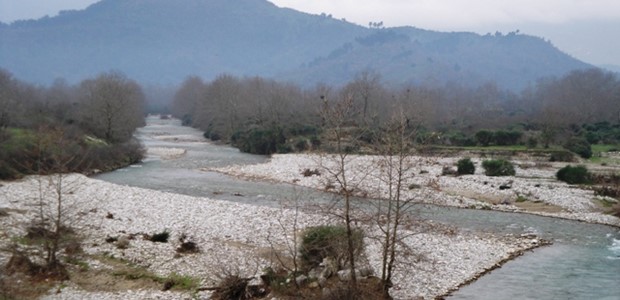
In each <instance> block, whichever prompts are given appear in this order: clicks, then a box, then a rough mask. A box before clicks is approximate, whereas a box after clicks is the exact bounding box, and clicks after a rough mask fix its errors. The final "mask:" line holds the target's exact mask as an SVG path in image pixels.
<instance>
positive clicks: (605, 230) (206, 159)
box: [94, 116, 620, 300]
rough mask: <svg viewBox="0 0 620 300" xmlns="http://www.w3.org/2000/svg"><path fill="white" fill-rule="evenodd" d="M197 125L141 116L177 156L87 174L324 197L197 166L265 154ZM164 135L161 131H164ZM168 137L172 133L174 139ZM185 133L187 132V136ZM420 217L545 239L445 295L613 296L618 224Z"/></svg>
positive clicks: (259, 195)
mask: <svg viewBox="0 0 620 300" xmlns="http://www.w3.org/2000/svg"><path fill="white" fill-rule="evenodd" d="M200 136H201V132H199V131H197V130H195V129H192V128H188V127H182V126H181V125H180V123H179V121H178V120H160V119H159V118H157V117H154V116H150V117H148V118H147V126H146V127H144V128H140V129H139V130H138V132H137V134H136V137H137V138H138V139H140V140H141V141H142V143H143V144H144V145H145V146H146V147H149V148H180V149H185V150H187V152H186V154H185V155H184V156H182V157H180V158H178V159H169V160H166V159H161V158H159V157H156V156H149V157H147V159H145V160H144V162H143V163H140V164H137V165H133V166H130V167H127V168H124V169H120V170H116V171H114V172H109V173H105V174H99V175H97V176H94V178H97V179H101V180H105V181H108V182H112V183H117V184H125V185H130V186H136V187H143V188H149V189H155V190H160V191H167V192H174V193H180V194H186V195H192V196H201V197H211V198H216V199H223V200H228V201H236V202H243V203H250V204H255V205H266V206H279V205H281V200H283V199H287V198H291V197H292V195H293V194H297V192H299V190H303V195H304V199H305V200H307V201H315V202H316V201H326V200H328V199H329V198H330V197H331V196H330V195H328V194H325V193H321V192H318V191H313V190H309V189H305V188H300V187H293V186H292V185H289V184H276V183H267V182H255V181H244V180H239V179H236V178H233V177H229V176H226V175H222V174H219V173H216V172H208V171H204V169H205V168H207V169H208V168H213V167H222V166H227V165H231V164H256V163H261V162H264V161H266V159H267V158H266V157H264V156H259V155H250V154H245V153H240V152H239V151H238V150H237V149H235V148H232V147H228V146H219V145H214V144H211V143H208V142H206V141H204V140H199V137H200ZM164 137H165V138H164ZM174 137H176V138H174ZM187 137H191V138H187ZM417 211H418V212H417V213H418V214H419V216H420V217H422V218H425V219H429V220H433V221H435V222H441V223H445V224H448V225H453V226H457V227H459V228H461V229H462V230H476V231H487V232H497V233H516V234H520V233H535V234H537V235H539V236H540V237H543V238H545V239H549V240H552V241H553V242H554V244H553V245H552V246H548V247H543V248H539V249H536V250H535V251H532V252H529V253H527V254H526V255H524V256H522V257H520V258H518V259H515V260H513V261H511V262H508V263H507V264H505V265H504V266H503V267H502V268H499V269H496V270H494V271H493V272H491V273H489V274H487V275H485V276H483V277H482V278H480V279H479V280H477V281H476V282H474V283H472V284H470V285H468V286H465V287H463V288H461V289H460V290H459V291H457V292H455V293H454V294H453V295H452V296H450V297H449V298H450V299H615V300H618V299H620V230H619V229H618V228H613V227H609V226H602V225H592V224H585V223H580V222H576V221H569V220H562V219H556V218H548V217H540V216H534V215H528V214H516V213H505V212H495V211H481V210H469V209H457V208H445V207H433V206H420V207H419V209H418V210H417Z"/></svg>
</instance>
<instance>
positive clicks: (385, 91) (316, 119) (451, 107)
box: [172, 69, 620, 154]
mask: <svg viewBox="0 0 620 300" xmlns="http://www.w3.org/2000/svg"><path fill="white" fill-rule="evenodd" d="M344 98H349V99H350V100H351V101H352V105H354V106H356V107H357V108H358V111H359V113H358V115H356V116H355V118H354V119H353V120H352V122H353V123H352V124H350V125H357V126H359V125H362V124H364V125H368V128H369V129H370V130H369V132H368V134H369V135H371V134H373V133H377V132H379V131H380V127H381V126H382V125H381V124H382V123H385V121H386V120H388V119H389V116H391V115H393V113H394V112H395V110H398V109H400V108H397V107H396V106H395V105H394V103H405V104H406V105H409V106H411V107H414V108H415V109H414V110H410V113H409V115H407V116H406V119H407V120H408V121H409V122H416V123H417V124H422V125H423V128H422V130H421V134H420V135H419V137H420V138H422V137H425V138H426V139H427V140H428V141H430V142H433V143H452V142H453V141H454V140H459V139H464V143H472V142H473V143H477V142H480V143H482V144H488V143H492V144H514V143H516V142H524V141H522V140H521V138H522V137H528V138H529V137H531V136H532V135H524V134H520V133H519V132H521V131H533V132H535V133H536V134H537V139H538V140H540V142H541V144H544V145H548V144H549V143H559V144H561V143H563V141H564V140H566V139H567V138H568V137H570V136H571V135H575V130H571V126H572V127H575V126H578V127H581V126H582V124H584V123H595V122H607V123H609V124H615V123H619V122H620V105H619V104H620V79H619V78H618V76H617V75H615V74H613V73H606V72H604V71H602V70H600V69H591V70H579V71H574V72H572V73H570V74H567V75H566V76H565V77H562V78H547V79H544V80H541V81H539V82H538V83H537V84H535V85H532V86H531V87H530V88H527V89H525V90H524V91H523V92H522V93H521V94H516V93H513V92H510V91H504V90H500V89H499V88H498V87H497V86H496V85H494V84H486V85H483V86H480V87H477V88H469V87H462V86H457V85H446V86H441V87H431V86H406V87H401V88H394V87H389V86H387V85H385V84H383V83H382V82H381V78H380V76H379V75H377V74H375V73H373V72H363V73H360V74H359V75H358V76H357V77H356V78H355V79H354V80H352V81H351V82H350V83H348V84H347V85H345V86H343V87H331V86H327V85H318V86H316V87H315V88H313V89H308V90H302V89H301V88H299V87H297V86H294V85H292V84H285V83H279V82H275V81H271V80H267V79H263V78H259V77H254V78H242V79H240V78H236V77H232V76H229V75H222V76H220V77H218V78H217V79H215V80H214V81H212V82H204V81H202V80H201V79H200V78H197V77H191V78H188V79H187V80H186V81H185V82H184V83H183V84H182V86H181V87H180V88H179V90H178V91H177V93H176V95H175V98H174V102H173V104H172V112H173V114H174V115H175V116H177V117H179V118H183V120H184V122H185V124H186V125H191V126H194V127H197V128H200V129H202V130H204V131H205V132H206V133H207V134H206V136H207V137H209V138H213V139H223V140H225V141H232V142H233V143H235V142H236V141H238V140H244V139H248V138H249V137H250V138H251V137H256V136H261V137H264V136H270V137H273V138H272V140H273V141H275V142H274V144H278V143H283V142H280V141H283V140H287V141H289V144H290V145H289V146H288V147H280V148H279V149H278V147H275V146H274V147H270V148H269V151H266V152H267V154H268V153H272V152H276V151H288V150H292V149H294V148H302V149H300V150H303V149H305V148H304V147H301V146H304V144H312V143H311V142H307V143H304V141H303V139H301V140H299V139H298V138H297V137H299V136H303V137H304V138H308V135H312V134H313V133H316V131H317V129H318V128H321V126H322V125H323V124H324V122H325V120H324V119H323V118H322V117H321V115H320V110H321V108H322V107H324V106H326V105H329V103H331V102H333V101H337V100H338V99H344ZM491 130H495V135H491V134H490V131H491ZM265 131H266V132H265ZM256 132H260V133H268V134H252V133H256ZM455 132H457V133H456V134H455ZM478 132H482V133H480V136H478V135H476V133H478ZM485 133H488V134H487V135H489V136H488V139H486V140H485V137H484V136H483V135H484V134H485ZM584 134H585V133H584ZM612 135H613V134H612ZM442 137H443V139H442ZM446 137H448V138H446ZM494 137H496V140H497V141H495V142H493V140H489V139H493V138H494ZM310 138H311V137H310ZM366 138H369V136H366ZM611 138H612V139H613V136H612V137H611ZM617 139H620V137H618V138H617ZM479 140H480V141H479ZM487 140H488V141H487ZM608 140H609V139H608ZM457 144H458V143H457ZM296 145H299V146H300V147H296Z"/></svg>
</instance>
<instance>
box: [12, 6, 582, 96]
mask: <svg viewBox="0 0 620 300" xmlns="http://www.w3.org/2000/svg"><path fill="white" fill-rule="evenodd" d="M0 67H2V68H4V69H7V70H9V71H10V72H12V73H13V74H14V75H15V76H16V77H18V78H21V79H24V80H28V81H33V82H38V83H49V82H51V81H52V80H53V79H54V78H56V77H64V78H66V79H67V80H69V81H70V82H76V81H79V80H82V79H84V78H86V77H89V76H94V75H95V74H97V73H100V72H104V71H108V70H120V71H122V72H124V73H125V74H127V76H129V77H130V78H133V79H136V80H138V81H140V82H143V83H151V84H153V83H155V84H156V83H166V84H168V83H177V82H180V81H181V80H183V79H184V78H185V77H186V76H188V75H198V76H201V77H203V78H205V79H212V78H214V77H215V76H216V75H218V74H221V73H229V74H233V75H238V76H245V75H247V76H253V75H260V76H264V77H273V78H277V79H280V80H287V81H294V82H297V83H301V84H304V85H311V84H314V83H317V82H325V83H331V84H340V83H344V82H346V81H349V80H350V79H351V78H353V76H354V75H355V74H356V73H358V72H360V71H364V70H374V71H377V72H379V73H381V74H382V78H383V79H384V80H385V81H389V82H393V83H407V82H418V83H445V82H455V83H459V84H479V83H483V82H486V81H489V80H493V81H496V82H498V84H500V85H501V86H504V87H508V88H512V89H519V88H522V87H524V86H525V85H527V84H528V83H531V82H534V81H535V80H536V79H538V78H539V77H542V76H550V75H558V76H559V75H562V74H564V73H566V72H568V71H570V70H573V69H579V68H587V67H589V65H587V64H585V63H583V62H580V61H578V60H576V59H573V58H571V57H570V56H568V55H566V54H564V53H563V52H561V51H559V50H558V49H556V48H555V47H553V46H552V45H551V44H550V43H548V42H545V41H544V40H542V39H539V38H535V37H531V36H527V35H521V34H516V33H511V34H509V35H507V36H499V35H498V36H490V35H487V36H480V35H476V34H472V33H441V32H434V31H427V30H421V29H416V28H411V27H401V28H388V29H370V28H365V27H362V26H358V25H355V24H351V23H348V22H346V21H343V20H336V19H333V18H331V16H326V15H321V16H319V15H310V14H306V13H301V12H297V11H294V10H291V9H285V8H279V7H277V6H275V5H273V4H272V3H270V2H268V1H265V0H234V1H232V0H184V1H182V2H177V1H169V0H103V1H101V2H98V3H96V4H93V5H91V6H90V7H88V8H87V9H85V10H81V11H65V12H61V13H60V14H59V15H58V16H56V17H53V18H47V17H46V18H42V19H39V20H33V21H18V22H15V23H12V24H10V25H7V24H0Z"/></svg>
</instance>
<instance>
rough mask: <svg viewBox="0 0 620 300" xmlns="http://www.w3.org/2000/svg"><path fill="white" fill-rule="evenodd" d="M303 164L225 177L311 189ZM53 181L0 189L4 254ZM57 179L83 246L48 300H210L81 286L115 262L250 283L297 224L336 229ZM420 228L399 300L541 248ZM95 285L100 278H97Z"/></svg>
mask: <svg viewBox="0 0 620 300" xmlns="http://www.w3.org/2000/svg"><path fill="white" fill-rule="evenodd" d="M302 158H303V160H300V159H299V157H298V156H275V157H274V159H272V160H271V162H270V163H269V164H266V165H256V166H250V167H235V168H229V169H228V172H231V173H233V172H235V174H238V175H243V176H257V177H260V178H270V179H272V180H283V181H293V179H298V181H297V183H298V184H304V185H308V186H316V185H317V184H318V182H320V180H317V178H312V177H303V176H301V175H300V173H299V172H300V168H301V169H302V170H303V168H306V166H304V165H300V164H299V161H308V162H311V161H312V158H311V157H307V156H302ZM293 161H294V162H297V164H296V165H295V166H292V165H291V162H293ZM283 162H287V164H288V165H285V164H283ZM252 170H253V171H252ZM430 172H435V171H434V168H431V169H429V173H430ZM267 174H271V175H270V176H267ZM431 174H432V173H431ZM59 178H61V177H59V175H55V176H48V177H37V176H31V177H27V178H25V179H23V180H19V181H14V182H2V183H0V184H1V186H0V195H2V197H0V209H1V210H2V212H3V214H2V215H1V216H0V248H2V249H7V248H9V245H11V244H13V243H15V242H16V241H19V240H21V238H22V237H23V236H25V235H26V228H27V227H28V226H29V225H31V224H32V221H33V220H34V219H36V217H37V215H38V211H39V208H38V206H37V203H38V201H39V199H41V196H43V199H44V200H45V202H46V203H50V204H52V205H53V204H54V203H55V201H56V200H55V199H57V196H58V195H57V194H56V193H55V191H54V187H57V186H58V185H57V183H58V181H57V180H58V179H59ZM474 178H477V177H474ZM62 179H63V206H64V207H65V208H66V211H64V212H63V217H65V218H66V220H67V222H68V224H69V225H70V226H71V227H72V228H73V229H74V230H75V231H76V232H78V233H79V235H80V236H81V237H82V239H83V240H82V242H81V245H82V248H83V251H84V253H85V254H84V256H83V258H81V259H82V260H83V261H82V263H81V265H82V267H84V270H83V273H78V274H76V275H74V278H75V276H77V277H79V278H75V279H74V280H70V281H68V282H64V283H62V284H58V285H57V286H56V287H55V288H53V289H51V290H50V291H49V292H48V294H47V295H46V296H44V298H46V299H182V298H191V297H192V296H196V297H198V298H204V299H206V298H209V296H210V292H207V291H205V292H200V293H197V294H194V295H191V294H190V293H189V292H179V291H166V292H164V291H161V290H160V289H154V288H152V287H140V286H138V287H131V288H126V286H125V285H119V284H118V283H117V282H115V281H119V280H128V279H123V278H119V277H114V278H112V279H110V278H107V279H105V280H101V279H98V280H100V282H94V283H93V282H91V283H90V284H88V288H86V287H85V285H83V284H82V283H80V282H81V281H80V280H78V279H85V278H88V277H89V276H91V275H89V274H91V273H95V272H98V271H100V270H106V269H111V268H114V265H115V264H118V263H121V264H128V265H131V266H139V267H141V268H144V269H146V270H148V271H149V272H153V273H154V274H156V275H160V276H169V275H170V274H172V273H176V274H180V275H186V276H191V277H193V278H197V279H199V280H200V285H201V286H203V287H210V286H214V285H215V284H216V283H217V281H218V279H219V276H221V275H222V274H225V273H235V274H239V275H240V276H243V277H251V276H255V275H257V274H260V272H261V270H262V269H263V268H264V267H267V266H275V264H277V262H276V261H275V260H274V259H273V255H271V253H273V251H274V250H280V249H285V248H286V245H289V244H290V242H291V241H292V239H293V233H294V230H293V228H294V227H293V224H295V223H296V224H297V226H298V228H304V227H308V226H314V225H319V224H328V223H333V222H335V221H334V220H333V219H330V218H329V217H327V216H325V215H324V214H320V213H313V212H310V211H304V212H298V211H296V210H294V209H291V208H282V209H276V208H267V207H259V206H252V205H246V204H239V203H232V202H226V201H219V200H215V199H208V198H197V197H190V196H185V195H179V194H172V193H165V192H159V191H154V190H148V189H141V188H134V187H128V186H122V185H115V184H111V183H107V182H103V181H99V180H94V179H90V178H87V177H85V176H82V175H76V174H72V175H64V176H62ZM313 182H314V183H313ZM50 183H51V185H50ZM55 183H56V184H55ZM487 184H488V183H487ZM440 198H441V197H437V199H440ZM448 198H449V199H448V200H445V201H451V202H450V203H454V204H457V203H459V204H460V205H470V204H474V203H477V202H471V201H473V200H468V199H466V198H464V197H461V196H451V197H448ZM433 201H439V200H433ZM360 226H362V227H364V229H365V231H366V232H367V238H365V243H366V250H365V255H366V257H367V261H368V264H369V266H370V267H371V268H372V269H374V271H375V273H378V272H379V268H380V264H379V261H380V260H379V253H380V252H379V244H378V243H377V242H376V240H374V239H372V236H373V234H374V233H376V232H377V230H378V229H377V228H376V227H373V226H372V225H370V224H360ZM425 228H434V229H432V230H424V231H418V230H417V227H415V226H414V227H409V228H404V229H403V234H404V235H407V238H406V239H405V240H404V242H405V245H406V246H407V247H408V248H409V249H413V251H411V252H407V253H406V254H403V255H402V256H400V258H401V259H400V260H399V261H398V264H397V268H396V274H395V276H394V280H393V282H394V287H393V288H392V295H393V296H394V297H395V298H396V299H411V298H415V297H422V298H429V299H430V298H434V297H437V296H440V295H444V294H446V293H448V292H449V291H451V290H453V289H455V288H457V287H458V286H460V285H461V284H463V283H465V282H468V281H470V280H472V279H474V278H476V277H477V276H479V275H480V274H483V273H484V272H486V271H487V270H489V269H492V268H494V267H496V266H498V264H499V263H501V262H503V261H506V260H509V259H510V258H512V257H514V256H516V255H520V254H521V253H523V251H526V250H528V249H531V248H534V247H537V246H539V245H540V244H541V242H542V241H540V240H539V239H537V238H536V237H532V236H528V237H521V236H510V235H508V236H494V235H489V234H479V233H473V232H460V231H459V230H458V229H455V228H445V227H441V226H436V227H433V226H425ZM161 232H168V233H169V234H170V239H169V242H168V243H157V242H152V241H150V240H148V239H147V238H146V237H148V236H152V235H153V234H156V233H161ZM409 233H412V234H411V235H408V234H409ZM182 236H185V239H186V240H191V241H192V242H194V243H195V244H196V245H197V246H198V247H199V249H200V252H198V253H193V254H179V253H178V252H177V251H176V249H177V248H178V247H179V246H180V244H181V241H180V238H181V237H182ZM121 240H123V241H124V245H123V246H122V247H121V246H119V241H121ZM17 243H19V242H17ZM21 247H24V248H27V247H28V246H26V245H21ZM9 257H10V253H9V252H7V251H1V252H0V265H5V264H6V263H7V262H8V260H9ZM112 262H114V263H112ZM84 265H85V266H84ZM2 276H6V275H2ZM93 278H96V277H95V276H94V275H93ZM95 280H97V279H95ZM22 284H28V283H26V282H22ZM112 287H120V288H116V289H114V288H112Z"/></svg>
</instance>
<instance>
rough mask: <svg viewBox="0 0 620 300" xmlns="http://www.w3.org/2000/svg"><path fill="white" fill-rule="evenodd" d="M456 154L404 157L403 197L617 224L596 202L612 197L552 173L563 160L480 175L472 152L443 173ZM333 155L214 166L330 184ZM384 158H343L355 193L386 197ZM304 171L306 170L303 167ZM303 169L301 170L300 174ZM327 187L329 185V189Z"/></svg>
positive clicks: (278, 179) (279, 157)
mask: <svg viewBox="0 0 620 300" xmlns="http://www.w3.org/2000/svg"><path fill="white" fill-rule="evenodd" d="M459 158H460V157H428V156H412V157H410V158H408V160H407V161H406V163H405V165H406V169H407V172H406V174H405V181H404V184H403V186H404V187H408V189H406V190H405V191H404V193H405V194H404V195H403V198H404V199H415V201H416V202H419V203H428V204H434V205H442V206H456V207H462V208H477V209H494V210H502V211H511V212H524V213H533V214H538V215H545V216H551V217H560V218H566V219H572V220H580V221H584V222H590V223H598V224H605V225H612V226H620V219H618V218H616V217H613V216H611V215H607V214H605V213H604V210H603V209H602V208H601V206H600V203H602V202H607V203H617V200H615V199H613V198H609V197H600V196H596V195H595V194H594V192H593V191H592V190H587V189H582V188H579V187H578V186H571V185H568V184H566V183H564V182H560V181H557V180H556V179H555V173H556V172H557V170H558V169H560V168H561V167H563V166H565V165H566V163H554V164H551V163H548V162H544V163H536V162H534V161H528V160H523V161H519V160H516V161H513V162H514V163H515V165H516V176H507V177H490V176H485V175H484V170H483V169H482V167H481V161H482V159H480V158H472V161H474V162H475V163H476V165H477V168H476V173H475V174H473V175H464V176H444V175H442V172H443V169H444V167H448V168H454V169H455V165H456V161H457V160H458V159H459ZM338 159H339V158H338V157H337V156H333V155H304V154H279V155H274V156H273V157H272V158H271V159H270V160H269V161H268V162H267V163H264V164H256V165H239V166H228V167H224V168H218V169H215V170H216V171H218V172H222V173H225V174H229V175H232V176H237V177H241V178H246V179H250V180H269V181H275V182H289V183H293V184H298V185H302V186H306V187H311V188H316V189H321V190H328V191H329V190H332V188H333V187H334V181H335V179H334V176H332V175H330V170H332V171H333V170H335V169H336V167H337V166H336V165H337V164H338V163H337V161H338ZM385 159H386V158H384V157H380V156H355V155H350V156H347V158H346V164H345V165H346V168H347V170H348V174H349V176H350V178H349V180H350V183H349V185H350V186H352V187H355V192H356V193H357V194H358V195H360V196H365V197H375V198H386V197H387V194H386V193H387V191H388V190H389V189H388V188H387V186H386V182H385V178H386V176H385V167H381V166H385V165H386V160H385ZM307 171H310V172H309V173H308V172H307ZM304 173H306V174H304ZM332 191H333V190H332Z"/></svg>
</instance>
